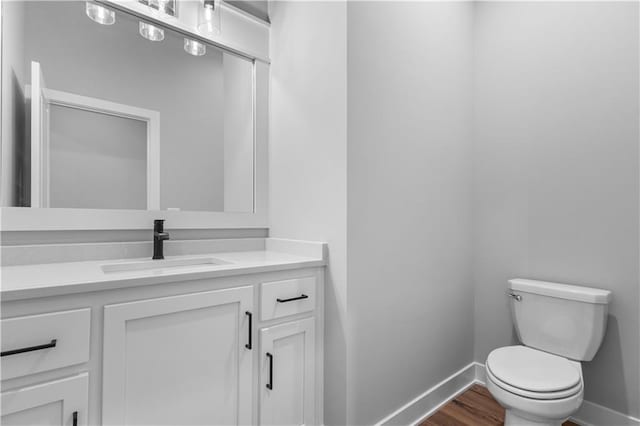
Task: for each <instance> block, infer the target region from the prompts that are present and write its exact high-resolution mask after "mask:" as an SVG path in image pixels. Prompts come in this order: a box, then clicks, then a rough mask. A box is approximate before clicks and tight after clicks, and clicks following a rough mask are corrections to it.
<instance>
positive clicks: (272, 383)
mask: <svg viewBox="0 0 640 426" xmlns="http://www.w3.org/2000/svg"><path fill="white" fill-rule="evenodd" d="M314 327H315V326H314V320H313V318H308V319H304V320H300V321H293V322H290V323H286V324H282V325H277V326H274V327H269V328H265V329H263V330H261V332H260V342H261V349H262V350H261V357H262V359H261V362H260V365H261V375H260V376H261V384H260V424H261V425H312V424H314V422H315V380H314V368H315V363H314V357H315V348H314V346H315V338H314Z"/></svg>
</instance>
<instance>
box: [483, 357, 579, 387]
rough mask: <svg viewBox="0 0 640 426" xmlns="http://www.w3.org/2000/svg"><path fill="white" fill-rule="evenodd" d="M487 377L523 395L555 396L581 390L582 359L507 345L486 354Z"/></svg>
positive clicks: (496, 383)
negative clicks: (576, 360) (575, 359)
mask: <svg viewBox="0 0 640 426" xmlns="http://www.w3.org/2000/svg"><path fill="white" fill-rule="evenodd" d="M486 367H487V369H486V370H487V379H489V380H491V381H492V382H493V383H494V384H495V385H496V386H499V387H500V388H502V389H504V390H505V391H507V392H510V393H513V394H515V395H518V396H521V397H523V398H530V399H539V400H554V399H563V398H569V397H571V396H574V395H576V394H578V393H580V392H581V391H582V374H581V366H580V364H579V363H577V362H574V361H570V360H568V359H566V358H563V357H560V356H557V355H552V354H549V353H546V352H543V351H539V350H537V349H532V348H529V347H526V346H507V347H503V348H498V349H495V350H494V351H492V352H491V353H490V354H489V357H488V358H487V363H486Z"/></svg>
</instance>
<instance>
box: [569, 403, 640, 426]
mask: <svg viewBox="0 0 640 426" xmlns="http://www.w3.org/2000/svg"><path fill="white" fill-rule="evenodd" d="M571 420H573V421H574V422H576V423H578V424H579V425H582V426H604V425H607V426H609V425H615V426H640V419H636V418H635V417H631V416H627V415H626V414H622V413H619V412H617V411H613V410H612V409H610V408H607V407H603V406H602V405H598V404H594V403H593V402H589V401H584V402H583V403H582V406H581V407H580V409H579V410H578V412H577V413H576V414H575V415H574V416H572V417H571Z"/></svg>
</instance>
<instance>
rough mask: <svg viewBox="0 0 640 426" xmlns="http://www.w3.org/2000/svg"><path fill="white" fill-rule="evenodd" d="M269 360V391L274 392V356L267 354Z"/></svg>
mask: <svg viewBox="0 0 640 426" xmlns="http://www.w3.org/2000/svg"><path fill="white" fill-rule="evenodd" d="M267 358H269V383H267V389H269V390H273V355H271V354H270V353H269V352H267Z"/></svg>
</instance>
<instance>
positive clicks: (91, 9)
mask: <svg viewBox="0 0 640 426" xmlns="http://www.w3.org/2000/svg"><path fill="white" fill-rule="evenodd" d="M85 11H86V12H87V16H88V17H89V18H91V19H92V20H93V21H95V22H97V23H98V24H102V25H113V24H114V23H115V22H116V13H115V12H114V11H113V10H109V9H107V8H106V7H102V6H100V5H98V4H95V3H91V2H87V3H86V7H85Z"/></svg>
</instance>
